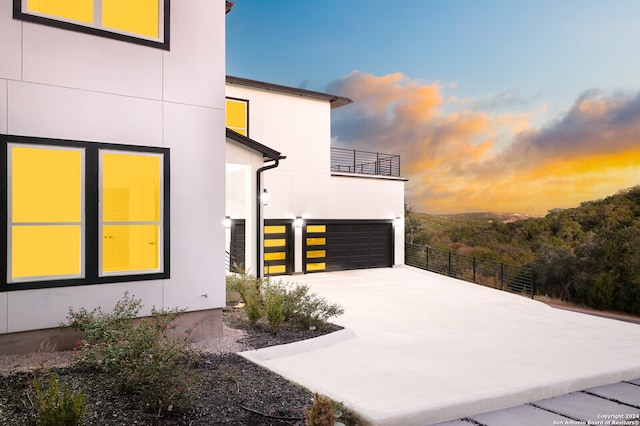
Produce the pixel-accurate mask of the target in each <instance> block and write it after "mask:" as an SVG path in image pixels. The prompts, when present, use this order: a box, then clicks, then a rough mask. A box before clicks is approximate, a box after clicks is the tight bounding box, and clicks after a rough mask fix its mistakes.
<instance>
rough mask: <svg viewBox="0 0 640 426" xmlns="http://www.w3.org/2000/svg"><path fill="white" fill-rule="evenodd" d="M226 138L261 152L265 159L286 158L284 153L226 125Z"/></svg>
mask: <svg viewBox="0 0 640 426" xmlns="http://www.w3.org/2000/svg"><path fill="white" fill-rule="evenodd" d="M227 138H228V139H231V140H232V141H234V142H237V143H239V144H240V145H244V146H246V147H247V148H249V149H252V150H254V151H256V152H259V153H261V154H262V157H263V158H265V159H268V160H284V159H285V158H287V157H285V156H284V155H282V154H281V153H280V152H278V151H276V150H275V149H272V148H269V147H268V146H266V145H263V144H261V143H260V142H258V141H254V140H253V139H251V138H248V137H246V136H244V135H241V134H240V133H238V132H234V131H233V130H231V129H230V128H228V127H227Z"/></svg>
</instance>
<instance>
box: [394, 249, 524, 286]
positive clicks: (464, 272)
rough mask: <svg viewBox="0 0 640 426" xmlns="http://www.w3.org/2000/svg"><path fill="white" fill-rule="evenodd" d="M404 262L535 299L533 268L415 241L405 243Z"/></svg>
mask: <svg viewBox="0 0 640 426" xmlns="http://www.w3.org/2000/svg"><path fill="white" fill-rule="evenodd" d="M405 264H407V265H409V266H415V267H416V268H420V269H425V270H427V271H431V272H436V273H438V274H442V275H447V276H449V277H453V278H458V279H461V280H464V281H469V282H472V283H476V284H481V285H484V286H488V287H493V288H496V289H500V290H505V291H510V292H512V293H518V294H522V295H523V296H527V297H531V298H533V295H534V277H533V269H531V268H526V267H522V266H514V265H509V264H507V263H504V262H497V261H494V260H488V259H482V258H478V257H475V256H467V255H463V254H458V253H452V252H450V251H445V250H439V249H435V248H433V247H429V246H420V245H416V244H406V245H405Z"/></svg>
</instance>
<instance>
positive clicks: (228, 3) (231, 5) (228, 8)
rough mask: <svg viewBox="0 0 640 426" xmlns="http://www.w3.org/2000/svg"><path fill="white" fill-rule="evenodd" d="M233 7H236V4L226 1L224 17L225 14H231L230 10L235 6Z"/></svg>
mask: <svg viewBox="0 0 640 426" xmlns="http://www.w3.org/2000/svg"><path fill="white" fill-rule="evenodd" d="M235 5H236V4H235V2H232V1H227V2H226V12H225V15H226V14H227V13H229V12H231V9H232V8H233V6H235Z"/></svg>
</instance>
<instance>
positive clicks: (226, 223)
mask: <svg viewBox="0 0 640 426" xmlns="http://www.w3.org/2000/svg"><path fill="white" fill-rule="evenodd" d="M222 223H223V224H224V227H225V228H227V229H229V228H231V218H230V217H229V216H225V217H224V220H223V221H222Z"/></svg>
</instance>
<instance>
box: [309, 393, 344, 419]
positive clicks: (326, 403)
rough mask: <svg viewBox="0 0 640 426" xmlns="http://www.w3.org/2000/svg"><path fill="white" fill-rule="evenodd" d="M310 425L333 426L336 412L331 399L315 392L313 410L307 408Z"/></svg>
mask: <svg viewBox="0 0 640 426" xmlns="http://www.w3.org/2000/svg"><path fill="white" fill-rule="evenodd" d="M305 417H306V418H307V425H308V426H333V425H334V423H335V422H336V413H335V412H334V409H333V402H332V401H331V399H329V398H327V397H324V396H322V395H318V394H317V393H316V394H315V396H314V398H313V405H312V406H311V410H305Z"/></svg>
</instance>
